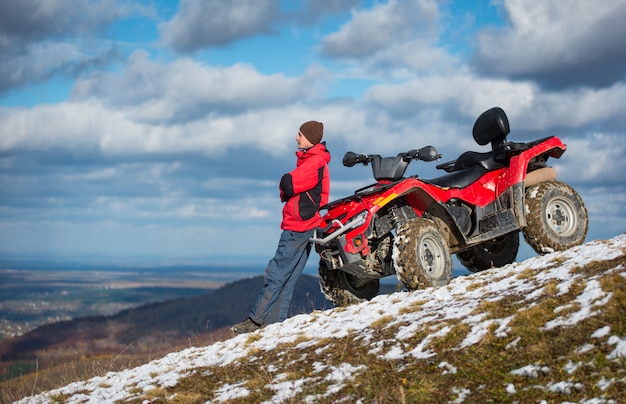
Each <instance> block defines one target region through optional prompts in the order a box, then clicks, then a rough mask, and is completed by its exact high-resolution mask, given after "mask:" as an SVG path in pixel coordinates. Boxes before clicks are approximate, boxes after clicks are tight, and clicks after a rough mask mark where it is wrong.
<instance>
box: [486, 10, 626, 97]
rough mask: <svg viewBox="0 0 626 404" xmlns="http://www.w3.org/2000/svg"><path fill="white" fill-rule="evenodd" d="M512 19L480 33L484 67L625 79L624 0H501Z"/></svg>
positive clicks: (572, 81)
mask: <svg viewBox="0 0 626 404" xmlns="http://www.w3.org/2000/svg"><path fill="white" fill-rule="evenodd" d="M503 6H504V9H505V12H506V15H507V17H508V19H509V22H510V25H507V26H505V27H503V28H496V29H485V30H484V31H483V32H481V33H480V34H479V36H478V43H479V51H478V55H477V59H478V63H479V65H480V66H481V68H482V69H484V70H485V71H487V72H491V73H496V74H502V75H508V76H524V77H535V78H538V79H539V80H540V81H542V82H544V84H547V81H546V80H548V79H550V80H552V81H553V82H552V83H551V84H550V85H566V84H569V85H578V84H590V85H607V84H610V83H612V82H614V81H615V80H618V79H623V78H624V74H623V71H624V70H623V69H624V67H625V66H626V49H625V48H624V46H623V44H622V41H621V40H620V39H619V38H624V37H625V36H626V25H625V24H624V20H626V3H624V2H623V1H621V0H607V1H603V2H602V3H601V4H600V3H595V2H589V1H585V0H551V1H542V2H536V1H533V0H505V1H503Z"/></svg>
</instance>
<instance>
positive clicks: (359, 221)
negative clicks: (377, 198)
mask: <svg viewBox="0 0 626 404" xmlns="http://www.w3.org/2000/svg"><path fill="white" fill-rule="evenodd" d="M368 213H369V212H368V211H367V210H364V211H363V212H361V213H359V214H358V215H356V216H355V217H353V218H352V219H351V220H350V221H349V222H348V223H346V226H347V227H349V228H351V229H355V228H357V227H359V226H361V225H363V223H365V220H366V219H367V214H368Z"/></svg>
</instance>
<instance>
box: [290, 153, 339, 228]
mask: <svg viewBox="0 0 626 404" xmlns="http://www.w3.org/2000/svg"><path fill="white" fill-rule="evenodd" d="M296 156H297V157H298V161H297V163H296V168H295V169H293V170H292V171H290V172H289V173H287V174H285V175H283V177H282V178H281V179H280V199H281V201H283V202H287V203H285V206H284V207H283V221H282V223H281V224H280V228H281V229H283V230H291V231H300V232H303V231H307V230H311V229H314V228H316V227H317V226H318V225H319V222H320V219H321V218H320V214H319V212H318V210H319V208H320V207H321V206H322V205H325V204H327V203H328V194H329V191H330V176H329V173H328V162H329V161H330V153H329V152H328V150H326V143H325V142H322V143H318V144H316V145H315V146H313V147H311V148H309V149H307V150H304V151H303V150H299V151H297V152H296Z"/></svg>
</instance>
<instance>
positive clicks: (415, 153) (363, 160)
mask: <svg viewBox="0 0 626 404" xmlns="http://www.w3.org/2000/svg"><path fill="white" fill-rule="evenodd" d="M376 157H380V155H379V154H362V153H354V152H351V151H349V152H347V153H346V154H345V155H344V156H343V165H344V166H345V167H352V166H355V165H357V164H363V165H364V166H366V165H368V164H369V163H370V162H371V161H372V160H373V159H375V158H376ZM398 157H401V158H402V159H403V160H405V161H410V160H422V161H435V160H439V159H440V158H441V154H439V152H438V151H437V149H435V148H434V147H433V146H425V147H422V148H421V149H414V150H409V151H408V152H404V153H399V154H398Z"/></svg>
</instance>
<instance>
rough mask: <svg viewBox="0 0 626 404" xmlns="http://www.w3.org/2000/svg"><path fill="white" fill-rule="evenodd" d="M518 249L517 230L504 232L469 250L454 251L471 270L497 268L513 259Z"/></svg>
mask: <svg viewBox="0 0 626 404" xmlns="http://www.w3.org/2000/svg"><path fill="white" fill-rule="evenodd" d="M518 250H519V232H517V231H516V232H513V233H509V234H505V235H504V236H500V237H497V238H494V239H493V240H489V241H487V242H484V243H482V244H479V245H477V246H475V247H472V248H470V249H469V250H465V251H460V252H458V253H456V257H457V258H458V259H459V262H460V263H461V264H462V265H463V266H464V267H465V268H467V269H468V270H469V271H471V272H480V271H484V270H485V269H489V268H497V267H501V266H504V265H507V264H510V263H512V262H514V261H515V258H516V257H517V252H518Z"/></svg>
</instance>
